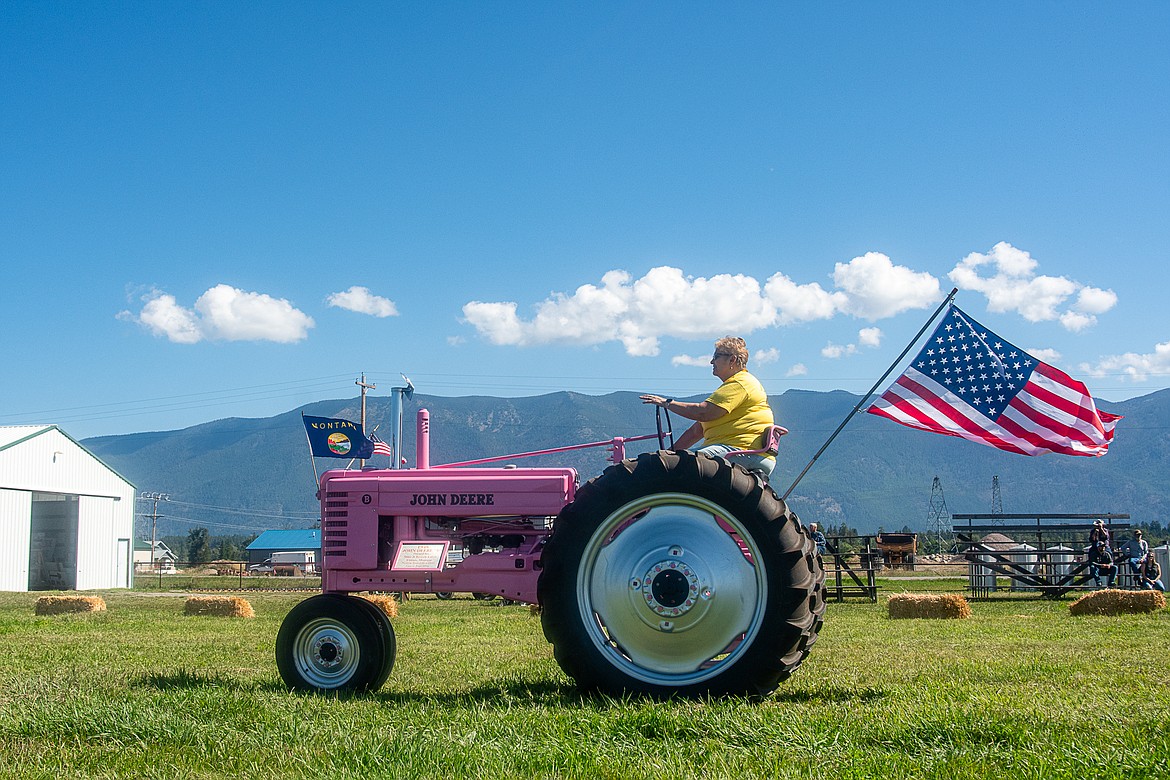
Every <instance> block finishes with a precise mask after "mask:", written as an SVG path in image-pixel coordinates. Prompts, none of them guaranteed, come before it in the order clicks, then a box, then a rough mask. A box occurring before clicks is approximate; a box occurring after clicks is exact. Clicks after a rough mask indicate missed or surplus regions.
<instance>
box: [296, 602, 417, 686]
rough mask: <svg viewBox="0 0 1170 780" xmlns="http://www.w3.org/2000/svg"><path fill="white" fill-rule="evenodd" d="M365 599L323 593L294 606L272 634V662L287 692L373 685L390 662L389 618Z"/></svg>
mask: <svg viewBox="0 0 1170 780" xmlns="http://www.w3.org/2000/svg"><path fill="white" fill-rule="evenodd" d="M376 609H377V607H376V606H375V605H373V604H370V603H369V602H367V601H364V600H361V599H357V598H351V597H347V596H339V595H334V594H324V595H320V596H313V597H311V598H308V599H306V600H304V601H302V602H301V603H299V604H297V605H296V606H295V607H293V608H292V609H291V610H289V613H288V615H287V616H285V619H284V622H283V623H281V624H280V631H279V632H278V633H277V635H276V666H277V669H279V670H280V676H281V679H283V680H284V682H285V684H286V685H287V686H288V687H289V688H292V689H293V690H301V691H312V692H316V693H363V692H365V691H370V690H375V689H376V688H378V687H379V686H380V685H381V684H382V683H383V682H384V681H385V680H386V677H387V676H388V675H389V673H390V668H391V667H392V666H393V663H394V639H393V637H394V633H393V629H391V628H390V621H389V619H385V620H383V619H380V618H379V617H378V616H377V615H375V614H374V613H373V610H376Z"/></svg>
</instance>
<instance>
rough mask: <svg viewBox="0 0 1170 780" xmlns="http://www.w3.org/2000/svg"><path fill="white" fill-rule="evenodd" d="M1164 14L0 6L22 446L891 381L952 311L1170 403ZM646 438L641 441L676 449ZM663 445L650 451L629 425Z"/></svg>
mask: <svg viewBox="0 0 1170 780" xmlns="http://www.w3.org/2000/svg"><path fill="white" fill-rule="evenodd" d="M1168 33H1170V4H1167V3H1161V2H1137V3H1120V4H1104V3H1075V2H1074V3H1067V2H1061V3H1045V2H1036V3H1023V4H1020V3H977V4H971V3H965V4H960V3H934V2H929V3H928V2H923V3H898V2H894V3H800V4H793V3H726V4H724V3H720V4H714V3H689V2H682V3H650V2H646V3H628V2H622V3H605V2H598V3H587V4H586V3H574V4H560V3H522V2H500V3H471V2H459V3H444V2H426V3H324V2H322V3H296V2H293V3H263V2H257V3H228V2H202V3H190V2H183V3H179V2H165V1H163V0H158V1H157V2H150V3H137V4H134V3H118V4H114V3H65V2H19V1H18V0H8V1H7V2H5V3H3V4H0V106H3V110H2V111H0V202H2V204H3V206H2V208H0V262H2V263H3V268H4V284H3V285H2V286H0V302H2V306H0V326H2V328H3V333H4V336H3V339H4V353H5V358H6V359H5V370H4V371H3V374H2V376H0V424H22V423H58V424H60V425H61V426H62V427H63V428H64V429H65V430H66V431H68V432H70V433H71V434H72V435H74V436H75V437H78V438H84V437H88V436H93V435H102V434H114V433H129V432H132V431H140V430H158V429H172V428H181V427H186V426H188V425H193V424H197V423H200V422H205V421H208V420H213V419H218V418H222V417H261V416H268V415H271V414H275V413H278V412H282V411H286V410H288V409H292V408H295V407H297V406H299V405H301V404H304V403H308V402H311V401H315V400H320V399H323V398H340V397H348V396H351V395H355V394H356V392H357V388H356V387H355V385H354V381H355V380H356V379H357V378H358V377H359V376H360V375H361V373H362V372H365V374H366V376H367V381H370V382H374V383H376V384H377V385H378V389H376V390H374V391H373V393H374V395H381V394H383V393H384V392H386V391H388V390H389V388H390V387H392V386H394V385H396V384H401V381H402V380H401V376H400V375H401V374H406V375H408V376H409V377H410V378H411V380H412V381H413V382H414V384H415V385H416V387H417V388H418V390H419V391H420V392H422V393H426V394H434V395H502V396H522V395H539V394H544V393H550V392H555V391H559V390H571V391H576V392H581V393H587V394H601V393H607V392H611V391H615V390H631V391H652V392H657V393H662V394H669V395H679V396H686V395H692V394H699V393H705V392H707V391H709V390H710V389H712V388H713V386H714V381H713V378H712V377H711V375H710V371H709V368H708V367H707V360H708V359H709V355H710V351H711V342H712V341H713V339H715V338H717V337H719V336H722V335H725V334H728V333H733V334H740V335H743V336H744V337H745V338H746V339H747V340H748V345H749V348H750V349H751V350H752V353H753V357H752V361H751V366H750V367H751V369H752V370H753V371H754V372H755V373H756V374H757V375H758V376H759V377H760V378H761V379H762V380H763V381H764V384H765V386H766V387H767V388H768V390H769V392H770V393H773V394H779V393H782V392H783V391H785V390H787V389H789V388H803V389H810V390H833V389H845V390H849V391H852V392H864V391H865V390H867V389H869V387H870V385H872V384H873V383H874V382H875V381H876V380H877V378H878V377H879V376H880V375H881V374H882V372H883V371H884V370H885V369H886V367H887V366H888V365H889V363H890V362H891V361H893V360H894V358H895V357H897V355H898V353H899V352H900V351H901V350H902V348H903V347H904V346H905V345H906V342H907V341H908V340H909V339H910V338H911V337H912V336H913V335H914V334H915V333H916V332H917V331H918V329H919V327H921V325H922V324H923V323H924V322H925V320H926V318H927V317H928V316H929V314H930V313H931V312H932V311H933V309H934V307H935V305H937V303H938V302H939V301H940V300H941V299H942V296H943V295H944V294H945V293H946V292H947V291H949V290H950V289H951V287H953V286H959V287H960V288H961V289H960V292H959V295H958V298H957V302H958V303H959V305H960V306H961V307H962V308H963V309H964V310H965V311H967V312H968V313H969V314H970V315H971V316H973V317H975V318H977V319H978V320H980V321H981V322H983V323H984V324H985V325H987V326H988V327H990V328H992V329H994V330H996V331H998V332H999V333H1000V334H1001V335H1003V336H1004V337H1006V338H1008V339H1010V340H1012V341H1013V342H1015V343H1017V344H1020V345H1021V346H1024V347H1025V348H1027V349H1029V350H1031V351H1033V352H1034V354H1036V355H1037V356H1039V357H1042V358H1045V359H1047V360H1049V362H1052V363H1054V364H1055V365H1057V366H1058V367H1060V368H1062V369H1063V370H1065V371H1067V372H1068V373H1070V374H1073V375H1074V376H1077V377H1078V378H1081V379H1083V380H1084V381H1085V382H1086V383H1087V384H1088V386H1089V388H1090V390H1091V391H1092V392H1093V393H1094V394H1095V395H1097V396H1098V397H1101V398H1105V399H1109V400H1120V399H1123V398H1129V397H1133V396H1136V395H1142V394H1145V393H1148V392H1152V391H1154V390H1156V389H1161V388H1164V387H1167V386H1168V385H1170V318H1168V317H1167V314H1166V305H1165V303H1164V301H1163V298H1164V295H1165V290H1166V287H1167V282H1168V281H1170V272H1168V271H1167V270H1166V262H1165V260H1166V248H1167V247H1168V246H1170V218H1168V217H1167V215H1168V214H1170V143H1168V140H1170V137H1168V128H1170V79H1168V78H1167V74H1168V73H1170V47H1167V46H1166V45H1165V40H1166V38H1167V34H1168ZM649 419H650V418H649V417H648V421H649ZM631 433H633V432H631Z"/></svg>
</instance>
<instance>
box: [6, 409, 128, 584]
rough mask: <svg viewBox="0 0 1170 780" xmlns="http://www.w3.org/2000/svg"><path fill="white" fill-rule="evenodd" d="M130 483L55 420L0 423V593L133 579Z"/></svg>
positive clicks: (116, 582) (120, 582)
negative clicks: (33, 422)
mask: <svg viewBox="0 0 1170 780" xmlns="http://www.w3.org/2000/svg"><path fill="white" fill-rule="evenodd" d="M133 538H134V485H132V484H130V482H129V481H128V480H127V479H126V478H124V477H123V476H121V475H120V474H118V473H117V472H116V471H114V470H113V469H111V468H110V467H109V466H107V465H106V464H105V463H102V461H100V460H99V459H98V458H97V457H95V456H94V455H93V453H91V452H90V451H89V450H87V449H86V448H85V447H82V446H81V445H80V444H78V443H77V442H76V441H75V440H74V439H73V438H72V437H70V436H69V435H68V434H67V433H65V432H64V431H62V430H61V429H60V428H58V427H57V426H56V425H14V426H0V590H4V591H25V590H92V589H99V588H128V587H130V585H131V584H132V583H133V568H134V567H133V565H132V560H133V554H134V549H133V543H132V540H133Z"/></svg>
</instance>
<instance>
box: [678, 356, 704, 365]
mask: <svg viewBox="0 0 1170 780" xmlns="http://www.w3.org/2000/svg"><path fill="white" fill-rule="evenodd" d="M670 364H671V365H672V366H709V365H711V357H710V356H709V355H708V356H707V357H695V356H694V355H675V356H674V357H672V358H671V359H670Z"/></svg>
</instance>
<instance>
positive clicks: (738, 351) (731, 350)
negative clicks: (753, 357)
mask: <svg viewBox="0 0 1170 780" xmlns="http://www.w3.org/2000/svg"><path fill="white" fill-rule="evenodd" d="M715 351H716V352H726V353H728V354H730V355H731V356H732V359H733V360H734V362H735V364H736V365H740V366H743V367H744V368H747V362H748V349H747V342H745V341H744V340H743V339H741V338H740V337H738V336H724V337H723V338H721V339H719V340H718V341H716V342H715Z"/></svg>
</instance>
